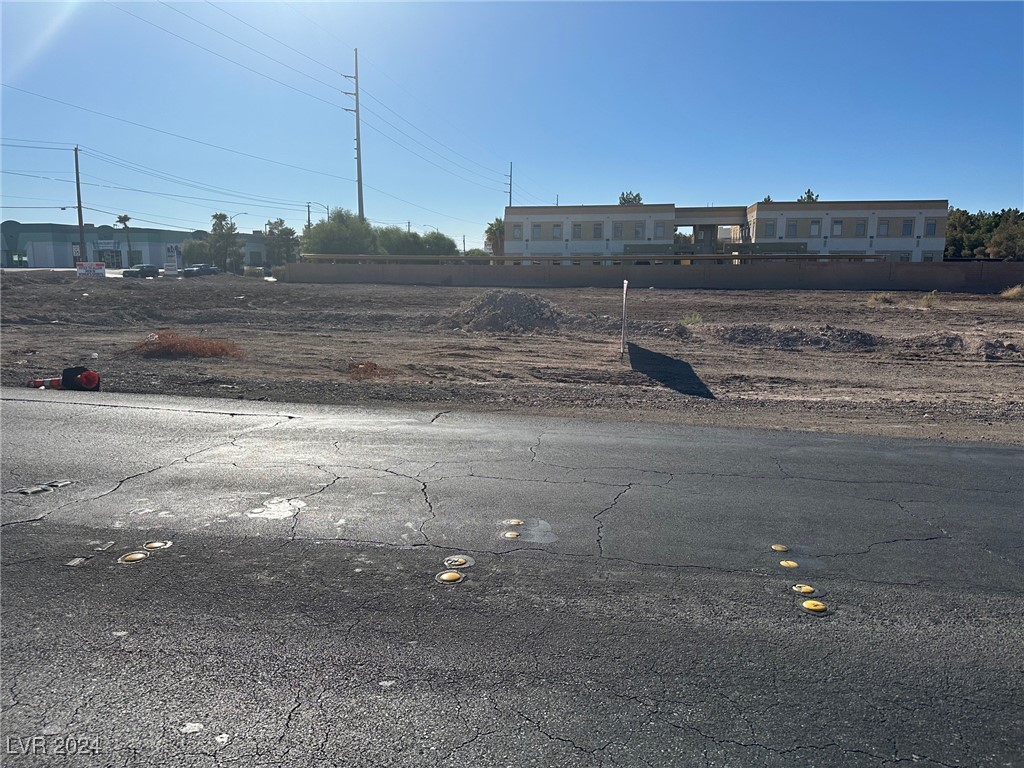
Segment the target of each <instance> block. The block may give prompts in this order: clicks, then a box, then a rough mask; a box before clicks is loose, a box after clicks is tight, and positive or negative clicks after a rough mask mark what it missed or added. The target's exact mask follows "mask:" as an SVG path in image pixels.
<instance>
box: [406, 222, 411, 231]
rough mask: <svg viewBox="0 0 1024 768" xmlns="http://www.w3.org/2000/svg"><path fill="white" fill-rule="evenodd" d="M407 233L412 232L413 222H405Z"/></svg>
mask: <svg viewBox="0 0 1024 768" xmlns="http://www.w3.org/2000/svg"><path fill="white" fill-rule="evenodd" d="M405 231H406V232H412V222H411V221H407V222H405Z"/></svg>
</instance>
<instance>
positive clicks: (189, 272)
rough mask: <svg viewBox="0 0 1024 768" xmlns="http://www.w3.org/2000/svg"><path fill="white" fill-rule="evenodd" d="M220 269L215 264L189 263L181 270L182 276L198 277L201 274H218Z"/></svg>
mask: <svg viewBox="0 0 1024 768" xmlns="http://www.w3.org/2000/svg"><path fill="white" fill-rule="evenodd" d="M218 272H220V269H218V268H217V267H215V266H213V264H189V265H188V266H187V267H185V268H184V269H183V270H181V274H182V277H198V276H199V275H216V274H217V273H218Z"/></svg>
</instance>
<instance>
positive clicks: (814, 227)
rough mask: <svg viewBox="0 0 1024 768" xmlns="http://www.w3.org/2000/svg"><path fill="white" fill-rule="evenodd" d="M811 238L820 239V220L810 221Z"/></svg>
mask: <svg viewBox="0 0 1024 768" xmlns="http://www.w3.org/2000/svg"><path fill="white" fill-rule="evenodd" d="M811 237H821V219H814V220H812V221H811Z"/></svg>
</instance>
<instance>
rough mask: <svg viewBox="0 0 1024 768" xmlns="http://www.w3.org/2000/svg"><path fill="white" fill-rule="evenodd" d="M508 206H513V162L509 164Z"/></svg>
mask: <svg viewBox="0 0 1024 768" xmlns="http://www.w3.org/2000/svg"><path fill="white" fill-rule="evenodd" d="M508 207H509V208H511V207H512V163H511V162H509V164H508Z"/></svg>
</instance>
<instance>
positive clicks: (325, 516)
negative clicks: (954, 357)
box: [0, 389, 1024, 768]
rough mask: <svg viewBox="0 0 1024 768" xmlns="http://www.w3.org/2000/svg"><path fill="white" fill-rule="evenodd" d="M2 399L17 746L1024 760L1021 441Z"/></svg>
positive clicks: (83, 758)
mask: <svg viewBox="0 0 1024 768" xmlns="http://www.w3.org/2000/svg"><path fill="white" fill-rule="evenodd" d="M0 401H2V411H0V424H2V432H3V436H2V459H3V464H2V488H3V494H2V506H0V522H2V530H0V547H2V550H0V554H2V561H0V565H2V568H0V574H2V582H0V586H2V594H0V597H2V629H0V631H2V662H3V665H2V686H0V688H2V697H3V698H2V705H3V723H2V738H3V741H2V743H0V752H2V757H3V761H2V762H3V764H4V765H5V766H6V765H10V766H36V765H40V766H48V765H81V766H124V767H125V768H129V767H131V768H134V767H136V766H167V765H174V766H242V767H248V766H310V765H317V766H321V765H323V766H346V767H347V766H368V765H372V766H450V765H469V766H600V767H603V766H794V765H797V766H862V765H863V766H887V765H901V764H907V765H910V764H915V765H922V766H1019V765H1024V755H1022V751H1024V750H1022V746H1021V745H1022V744H1024V688H1022V679H1024V622H1022V620H1021V616H1022V615H1024V599H1022V594H1024V574H1022V565H1024V516H1022V514H1021V510H1022V509H1024V504H1022V502H1024V472H1022V471H1021V469H1022V465H1024V462H1022V458H1024V452H1022V451H1021V450H1020V449H1019V448H1014V447H998V446H997V447H993V446H990V445H978V444H950V443H933V442H926V441H911V440H895V439H885V438H862V437H856V438H854V437H845V436H839V435H812V434H802V433H786V432H771V433H769V432H751V431H739V430H724V429H721V430H717V429H706V428H690V427H659V426H651V425H640V424H637V425H631V424H624V423H621V422H619V423H615V424H602V423H597V422H587V421H583V420H558V419H540V418H510V417H507V416H496V415H479V414H470V413H464V412H461V411H457V410H449V411H441V412H438V411H434V412H414V411H402V410H372V409H357V408H343V407H336V406H335V407H316V406H309V405H294V406H283V405H280V404H271V403H254V402H235V403H233V402H230V401H224V400H216V401H215V400H199V399H185V398H171V397H150V396H126V395H114V394H110V393H73V392H53V391H42V392H38V391H34V390H27V391H25V390H18V391H16V390H10V389H6V390H0ZM63 480H70V481H71V483H70V484H64V485H61V484H60V483H59V482H58V481H63ZM48 483H52V485H47V484H48ZM513 519H518V520H521V521H522V524H521V525H514V524H511V523H508V522H506V521H509V520H513ZM510 532H513V533H518V534H519V536H518V537H516V538H506V537H505V534H506V533H510ZM152 541H165V542H168V541H169V542H171V546H169V547H166V548H163V549H154V550H152V551H150V552H148V555H149V556H148V557H147V558H146V559H143V560H141V561H139V562H135V563H131V564H126V563H119V562H118V559H119V558H120V557H121V556H122V555H124V554H126V553H129V552H132V551H138V550H141V549H142V547H143V545H144V544H145V543H146V542H152ZM111 542H113V543H111ZM772 544H783V545H786V546H787V547H788V550H787V551H785V552H782V553H779V552H773V551H772V549H771V545H772ZM455 554H463V555H468V556H470V557H471V558H472V559H473V560H474V561H475V562H474V564H473V565H472V566H470V567H468V568H465V569H463V570H461V571H460V572H461V573H463V574H464V575H465V578H464V580H463V581H462V582H460V583H458V584H455V585H454V586H451V585H443V584H440V583H438V582H437V581H435V576H436V575H437V574H438V573H439V572H441V571H443V570H445V566H444V563H443V561H444V559H445V558H446V557H448V556H450V555H455ZM75 558H84V559H83V560H82V561H76V560H75ZM782 559H791V560H794V561H796V562H797V564H798V567H797V568H795V569H787V568H784V567H782V566H780V564H779V563H780V561H781V560H782ZM72 562H78V563H79V564H77V565H68V563H72ZM795 583H804V584H810V585H812V586H813V587H814V588H815V589H816V590H817V593H816V595H817V599H820V600H821V601H822V602H823V603H824V604H825V605H826V607H827V610H826V612H825V613H824V614H822V615H816V614H812V613H809V612H807V611H805V610H802V609H801V602H802V601H803V600H804V599H805V597H802V596H798V595H797V594H796V593H795V592H794V591H793V590H792V589H791V587H792V585H793V584H795ZM62 752H64V753H66V752H73V753H78V754H71V755H66V754H62ZM83 752H88V753H86V754H83Z"/></svg>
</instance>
